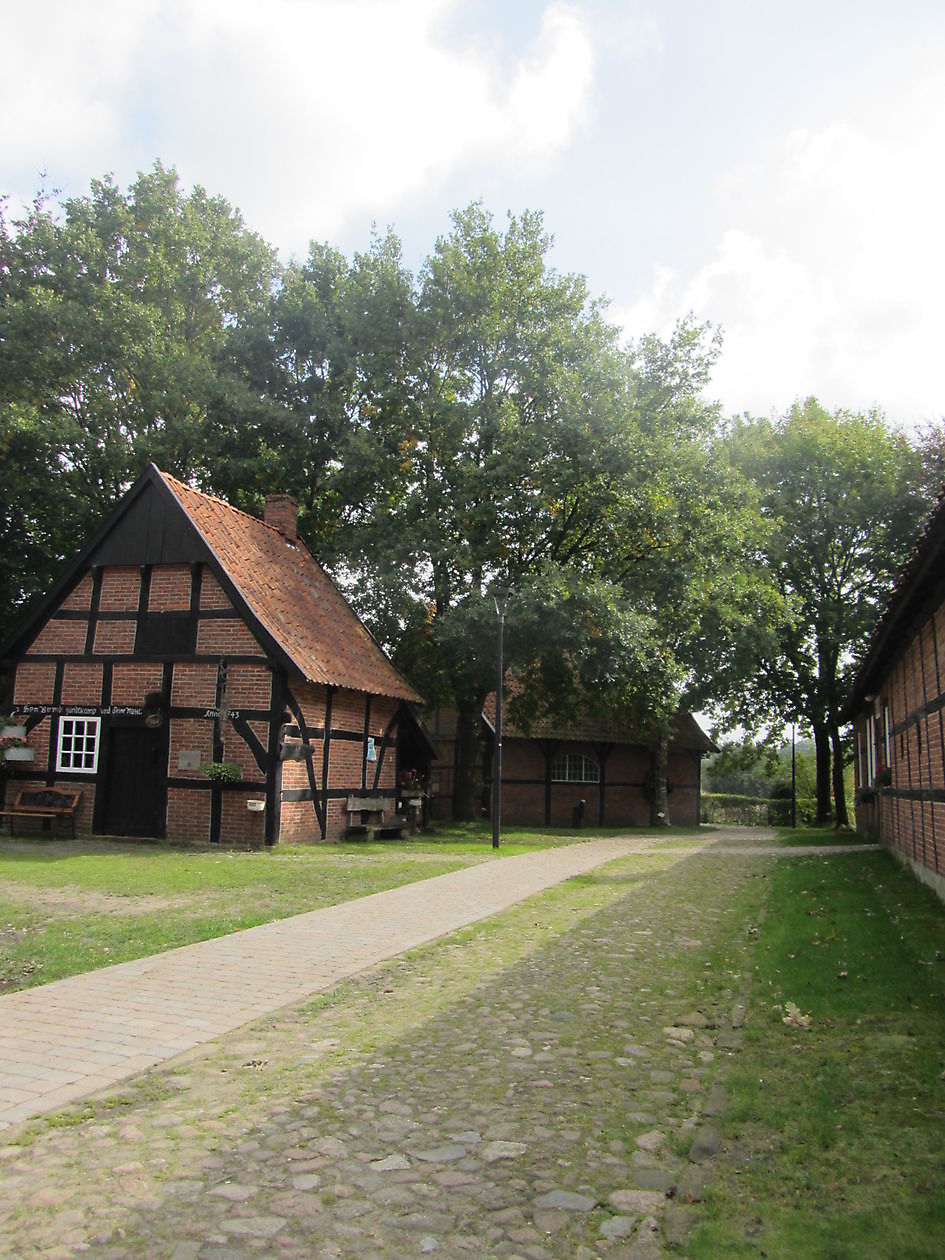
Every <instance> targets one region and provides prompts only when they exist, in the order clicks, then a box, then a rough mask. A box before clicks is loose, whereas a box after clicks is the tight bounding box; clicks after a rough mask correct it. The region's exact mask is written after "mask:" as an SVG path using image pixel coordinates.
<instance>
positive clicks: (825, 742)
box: [812, 722, 830, 826]
mask: <svg viewBox="0 0 945 1260" xmlns="http://www.w3.org/2000/svg"><path fill="white" fill-rule="evenodd" d="M812 725H813V728H814V751H815V754H816V757H817V817H816V819H815V822H816V823H817V824H818V826H823V824H824V823H828V822H830V734H829V732H828V730H827V724H826V722H814V723H813V724H812Z"/></svg>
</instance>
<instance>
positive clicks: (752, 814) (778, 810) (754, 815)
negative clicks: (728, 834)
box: [702, 792, 817, 827]
mask: <svg viewBox="0 0 945 1260" xmlns="http://www.w3.org/2000/svg"><path fill="white" fill-rule="evenodd" d="M816 807H817V802H816V800H814V798H813V797H802V796H799V797H798V798H797V824H798V826H799V827H801V826H806V825H807V824H809V823H810V821H811V820H812V819H813V817H814V815H815V813H816ZM702 821H703V822H705V823H713V824H715V825H717V826H722V827H789V826H790V825H791V798H790V795H788V796H777V797H764V796H740V795H739V794H738V793H735V792H703V793H702Z"/></svg>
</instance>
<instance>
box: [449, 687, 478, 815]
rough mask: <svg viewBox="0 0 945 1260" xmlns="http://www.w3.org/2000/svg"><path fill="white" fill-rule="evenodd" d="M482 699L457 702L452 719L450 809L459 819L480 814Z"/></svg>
mask: <svg viewBox="0 0 945 1260" xmlns="http://www.w3.org/2000/svg"><path fill="white" fill-rule="evenodd" d="M481 718H482V701H481V700H478V701H471V702H467V703H465V704H461V705H460V706H459V710H458V714H457V720H456V785H455V790H454V791H455V795H454V809H455V811H456V817H457V819H458V820H459V821H460V822H475V821H476V820H477V819H478V818H481V817H482V762H481V756H480V754H481V751H482V739H481V733H480V721H481Z"/></svg>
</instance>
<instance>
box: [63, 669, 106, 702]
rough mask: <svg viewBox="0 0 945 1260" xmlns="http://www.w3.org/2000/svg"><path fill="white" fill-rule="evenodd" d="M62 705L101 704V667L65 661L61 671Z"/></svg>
mask: <svg viewBox="0 0 945 1260" xmlns="http://www.w3.org/2000/svg"><path fill="white" fill-rule="evenodd" d="M62 703H63V704H101V703H102V666H101V665H94V664H86V663H85V662H83V661H67V662H66V663H65V665H64V666H63V670H62Z"/></svg>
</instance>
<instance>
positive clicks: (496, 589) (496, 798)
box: [489, 586, 512, 849]
mask: <svg viewBox="0 0 945 1260" xmlns="http://www.w3.org/2000/svg"><path fill="white" fill-rule="evenodd" d="M489 594H490V595H491V596H492V602H493V603H494V604H495V612H496V616H497V617H498V619H499V643H498V661H497V667H496V680H495V755H494V757H493V759H492V847H493V849H497V848H498V847H499V831H500V829H501V826H502V684H503V682H504V674H505V668H504V666H503V664H502V639H503V634H504V631H505V610H506V608H507V607H508V603H509V596H510V595H511V594H512V591H511V590H510V588H509V587H507V586H493V587H492V589H491V590H490V592H489Z"/></svg>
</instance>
